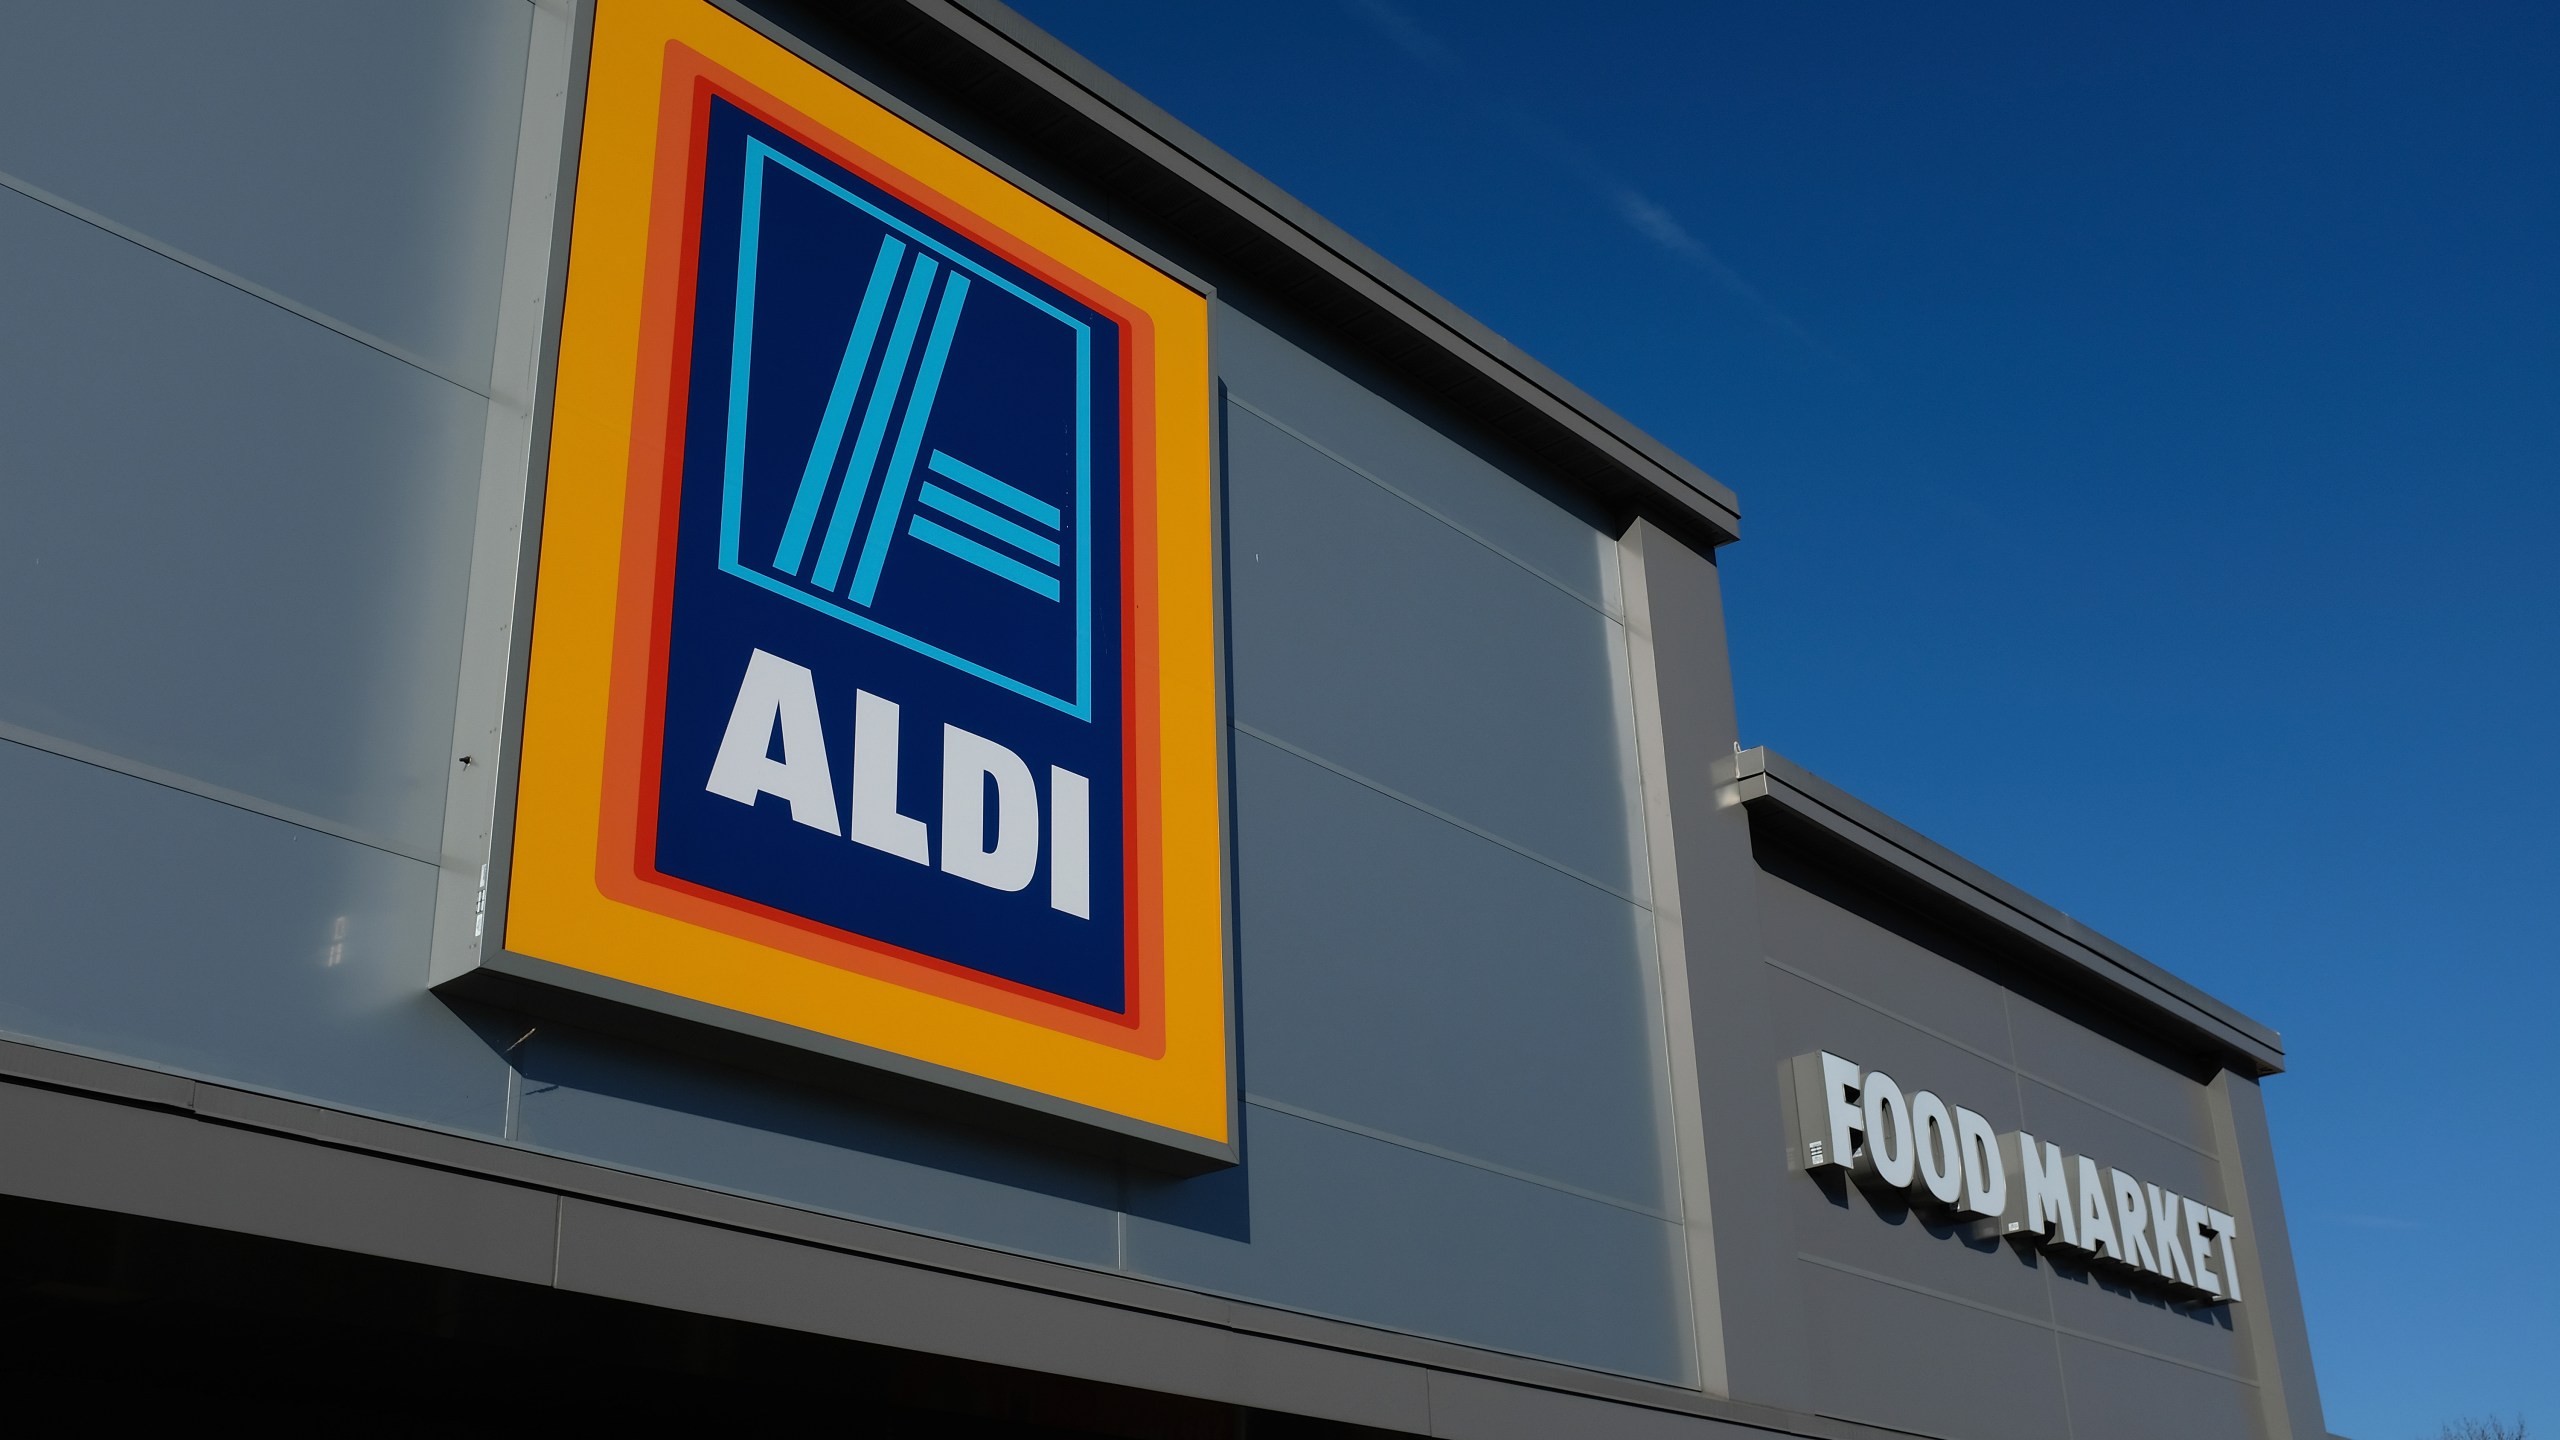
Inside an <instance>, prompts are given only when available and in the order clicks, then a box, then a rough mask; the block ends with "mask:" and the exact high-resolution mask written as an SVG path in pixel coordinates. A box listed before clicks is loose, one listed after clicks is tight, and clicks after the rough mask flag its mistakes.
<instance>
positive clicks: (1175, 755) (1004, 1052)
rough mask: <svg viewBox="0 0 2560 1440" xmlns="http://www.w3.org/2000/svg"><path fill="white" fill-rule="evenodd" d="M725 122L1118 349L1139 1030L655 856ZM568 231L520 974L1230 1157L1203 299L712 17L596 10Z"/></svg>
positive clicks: (625, 3) (667, 5) (539, 604)
mask: <svg viewBox="0 0 2560 1440" xmlns="http://www.w3.org/2000/svg"><path fill="white" fill-rule="evenodd" d="M713 93H717V94H719V95H721V96H722V97H723V98H725V99H727V100H729V101H731V102H733V103H736V104H739V105H740V106H741V107H742V108H745V109H748V110H750V111H751V112H753V113H755V114H756V115H758V116H759V118H761V119H763V120H765V121H767V122H768V123H771V124H773V125H775V126H776V127H777V128H780V129H783V130H785V131H787V132H788V133H790V134H792V135H793V136H794V137H795V138H797V139H799V140H800V141H802V142H803V143H805V144H807V145H809V146H810V147H811V148H812V149H815V150H818V151H820V152H821V153H825V154H827V155H829V156H830V157H831V158H834V159H836V160H837V161H838V162H839V163H842V164H844V165H845V166H846V167H847V168H848V169H851V170H854V171H855V172H856V173H859V174H861V175H863V176H865V177H866V178H867V179H870V180H872V181H873V182H874V183H878V184H881V185H882V186H883V187H884V188H888V189H891V190H892V191H894V192H895V193H897V194H899V195H900V197H901V198H902V199H905V200H907V201H908V202H909V203H911V204H914V205H916V206H917V207H918V208H919V209H923V210H925V211H926V212H927V213H930V214H932V215H934V216H935V218H936V219H938V220H941V221H943V222H944V223H946V224H948V225H950V226H951V227H952V228H954V229H957V230H960V231H962V232H963V233H966V234H968V235H970V236H971V238H973V239H975V240H977V241H979V242H980V243H981V244H984V245H986V246H987V247H988V248H990V249H992V250H995V251H997V252H998V253H1000V254H1003V255H1004V256H1005V257H1006V258H1007V259H1008V260H1011V261H1013V262H1014V263H1016V264H1019V265H1021V266H1022V267H1023V268H1025V269H1027V270H1031V271H1032V272H1033V273H1035V274H1038V275H1039V276H1040V277H1041V278H1042V279H1044V280H1046V281H1048V282H1049V283H1051V284H1054V285H1056V286H1058V288H1060V289H1063V290H1067V291H1069V292H1070V293H1072V294H1074V295H1075V296H1076V298H1077V299H1078V300H1080V301H1082V302H1084V303H1085V304H1087V305H1089V306H1091V307H1093V308H1094V309H1096V310H1098V311H1100V312H1102V313H1104V314H1106V315H1107V316H1109V317H1110V318H1111V319H1113V320H1114V321H1116V322H1118V323H1119V324H1120V325H1121V326H1122V331H1123V335H1124V337H1125V341H1126V343H1124V345H1123V350H1124V353H1125V355H1126V357H1127V359H1126V365H1125V368H1124V374H1123V384H1122V387H1121V389H1122V396H1123V405H1122V415H1121V421H1122V425H1123V431H1124V434H1125V436H1126V437H1127V444H1126V445H1125V446H1124V447H1123V449H1124V455H1125V457H1126V458H1125V464H1124V474H1123V477H1122V484H1123V496H1124V504H1123V507H1122V509H1123V515H1124V521H1123V536H1122V538H1123V549H1124V554H1125V555H1126V557H1127V560H1126V564H1127V574H1128V580H1129V584H1128V586H1127V597H1128V598H1127V600H1126V601H1125V602H1124V611H1123V614H1122V616H1121V623H1122V627H1123V641H1124V644H1123V653H1124V655H1125V656H1126V657H1127V658H1126V659H1125V661H1124V666H1123V674H1122V677H1121V683H1122V687H1123V698H1124V701H1125V702H1126V703H1125V705H1124V709H1123V713H1124V714H1126V715H1127V716H1128V717H1129V720H1128V732H1127V734H1126V736H1125V737H1124V759H1125V762H1126V763H1125V769H1126V772H1127V776H1128V793H1127V805H1126V810H1127V814H1128V816H1129V824H1128V826H1127V829H1128V840H1129V851H1128V864H1127V866H1126V870H1127V873H1128V876H1129V893H1128V905H1127V914H1128V916H1129V922H1128V923H1129V931H1130V933H1129V952H1128V953H1129V957H1130V959H1129V979H1130V982H1131V983H1130V986H1129V991H1128V993H1129V995H1130V1000H1131V1006H1130V1013H1129V1014H1128V1015H1126V1016H1122V1015H1116V1014H1112V1013H1110V1012H1107V1011H1102V1010H1099V1009H1096V1008H1094V1007H1090V1006H1083V1005H1078V1004H1075V1003H1074V1002H1069V1001H1062V1000H1059V999H1056V998H1055V997H1050V996H1046V995H1044V994H1041V993H1040V992H1037V991H1033V990H1029V989H1028V988H1027V987H1022V986H1018V985H1013V984H1010V983H1008V982H1004V981H1001V980H996V979H993V978H991V977H986V976H983V975H979V974H976V973H975V972H971V971H967V970H965V969H964V968H962V967H959V966H955V965H949V964H946V963H944V962H941V961H937V960H934V959H932V958H930V957H925V956H918V955H915V954H913V953H911V952H907V951H903V950H899V949H896V948H895V947H891V946H887V945H883V944H880V943H878V942H874V941H866V940H864V939H862V937H858V936H851V935H847V934H845V933H844V932H841V931H837V930H834V929H832V928H830V927H825V926H821V925H816V924H814V923H812V922H808V921H805V920H801V919H798V918H797V917H791V916H787V915H783V914H781V913H780V912H776V911H771V910H768V909H766V908H765V907H762V906H757V905H754V904H752V903H750V902H745V901H741V900H738V899H737V898H736V897H731V896H727V895H720V894H716V893H714V892H709V891H705V890H703V889H702V888H701V887H698V886H693V885H690V884H687V883H686V882H682V881H678V880H673V879H671V878H669V877H665V876H662V875H658V874H656V873H655V871H654V867H653V866H652V865H651V863H650V858H649V856H648V855H647V854H646V853H645V849H646V847H645V840H644V837H645V836H646V835H647V834H648V833H649V828H650V827H649V826H648V824H647V823H646V822H647V821H648V819H649V817H648V815H647V813H646V812H647V807H648V801H647V797H648V796H650V795H652V794H654V788H653V783H652V782H653V781H654V776H653V775H652V774H651V773H650V770H651V768H652V766H653V763H654V757H653V756H652V755H651V753H650V747H649V746H648V745H647V744H646V738H647V736H648V734H650V733H651V728H650V727H649V726H648V725H647V723H646V721H647V717H648V716H649V715H650V714H651V713H652V711H653V708H654V707H653V705H652V695H653V686H654V684H655V683H656V681H655V677H656V675H657V673H658V669H659V666H660V663H661V661H662V656H661V655H660V653H659V652H660V650H661V649H662V630H661V627H662V625H663V623H664V616H663V614H662V613H661V611H660V600H661V597H662V596H663V595H664V594H665V593H666V592H665V587H664V584H663V580H664V573H665V566H666V564H667V561H668V558H669V555H670V547H669V545H668V544H666V543H665V542H666V541H668V540H670V539H671V526H670V525H669V524H668V510H667V507H668V506H669V505H670V504H671V503H672V502H673V500H674V496H675V485H674V484H673V483H671V482H672V481H673V480H674V479H675V477H674V476H673V474H672V472H671V469H670V466H671V465H672V464H674V463H676V462H677V460H678V456H679V452H680V448H681V447H680V444H679V435H678V431H677V427H679V426H680V425H681V423H682V411H681V404H680V399H679V398H678V395H677V391H676V389H675V387H676V386H677V385H678V384H680V383H681V381H682V376H683V373H684V363H685V359H686V357H687V356H688V355H689V352H690V345H689V343H688V341H689V335H690V315H691V306H690V304H689V303H687V302H688V301H689V298H690V289H691V270H690V266H689V265H688V264H687V263H686V262H687V261H688V260H689V259H690V255H691V246H692V239H693V235H694V233H695V229H696V226H697V225H698V215H697V214H696V211H697V209H698V203H699V202H698V199H697V198H696V197H697V194H698V191H697V186H698V183H699V171H700V155H699V133H700V124H699V120H700V117H701V115H702V114H703V113H705V111H706V109H707V104H708V97H709V96H710V95H711V94H713ZM571 234H572V239H571V246H570V257H569V277H568V287H567V294H566V298H565V304H564V307H563V315H562V323H561V340H560V351H559V368H558V380H557V385H556V390H555V396H556V398H555V409H554V417H553V427H552V443H551V453H550V465H549V474H548V483H547V486H546V495H545V504H544V526H543V534H542V539H541V549H540V562H539V570H538V572H537V585H536V592H535V608H534V619H533V629H532V636H531V646H530V656H529V668H528V674H527V680H526V706H525V724H524V731H523V738H522V748H521V750H520V752H519V765H518V774H519V783H518V792H517V806H516V819H515V845H514V853H513V858H512V863H511V867H510V872H509V876H508V881H509V883H508V887H507V900H506V909H505V917H504V940H505V945H506V948H507V949H508V950H509V951H511V952H513V953H515V954H518V955H522V956H526V957H530V958H532V959H535V960H537V961H543V962H548V963H551V964H557V965H563V966H567V967H570V968H572V969H575V970H581V971H585V972H588V973H590V974H594V975H599V976H603V977H606V978H608V979H613V980H619V981H623V982H627V983H629V984H631V985H636V986H638V987H640V988H641V989H642V990H644V991H649V992H656V993H660V994H664V995H668V996H671V997H675V998H677V999H680V1000H684V1001H690V1002H694V1004H696V1005H698V1006H707V1007H710V1010H711V1011H712V1012H713V1013H714V1014H715V1015H716V1014H717V1013H719V1012H724V1011H725V1012H732V1013H735V1014H738V1015H742V1016H748V1017H753V1018H755V1019H757V1020H762V1021H769V1022H778V1023H780V1024H782V1025H786V1026H790V1027H792V1028H794V1029H797V1030H802V1031H807V1032H810V1033H812V1034H813V1035H815V1036H820V1037H825V1038H827V1039H833V1040H839V1041H844V1042H849V1043H850V1044H853V1045H857V1046H861V1047H865V1048H867V1049H871V1050H878V1051H885V1052H888V1053H890V1054H893V1055H898V1056H903V1057H906V1058H908V1059H911V1060H916V1061H922V1062H924V1063H926V1064H928V1065H932V1066H939V1067H943V1068H947V1069H950V1070H954V1071H958V1072H960V1073H962V1074H965V1075H969V1076H975V1077H978V1078H979V1079H982V1080H988V1081H993V1082H996V1083H997V1084H999V1085H1003V1086H1011V1087H1017V1088H1020V1089H1022V1090H1026V1091H1029V1092H1032V1093H1033V1094H1036V1095H1040V1096H1046V1097H1049V1098H1051V1099H1055V1100H1062V1101H1066V1102H1068V1103H1070V1104H1071V1105H1076V1106H1083V1107H1089V1108H1091V1109H1093V1110H1096V1111H1100V1112H1103V1113H1104V1114H1105V1115H1109V1116H1117V1117H1121V1118H1123V1119H1126V1120H1131V1121H1136V1122H1139V1123H1140V1124H1142V1125H1146V1126H1160V1127H1163V1128H1165V1129H1167V1130H1171V1131H1174V1132H1177V1133H1178V1134H1181V1135H1184V1136H1190V1137H1195V1138H1197V1139H1200V1140H1205V1141H1208V1142H1211V1143H1213V1144H1221V1145H1223V1144H1227V1143H1229V1142H1230V1141H1231V1138H1232V1137H1231V1135H1230V1133H1229V1131H1230V1126H1231V1120H1230V1115H1231V1110H1232V1096H1231V1094H1230V1089H1231V1082H1230V1077H1229V1071H1230V1066H1229V1063H1228V1056H1229V1048H1230V1042H1229V1037H1228V1034H1227V1028H1228V1019H1227V1014H1226V955H1225V905H1224V890H1225V884H1224V880H1225V867H1224V860H1223V844H1222V836H1221V827H1220V823H1219V816H1220V804H1219V802H1220V776H1221V768H1220V765H1219V756H1218V744H1217V725H1218V715H1217V711H1218V707H1217V677H1216V653H1215V640H1216V636H1215V631H1214V628H1213V619H1212V617H1213V616H1214V613H1215V595H1214V589H1213V584H1212V568H1213V554H1212V546H1213V544H1214V539H1215V537H1214V533H1213V528H1212V513H1213V512H1212V496H1211V494H1210V490H1211V475H1210V447H1209V423H1210V413H1211V408H1210V383H1209V371H1208V333H1207V332H1208V306H1207V300H1206V297H1205V295H1204V294H1203V293H1201V291H1200V290H1199V289H1198V288H1195V286H1194V285H1193V284H1191V283H1188V282H1186V281H1184V280H1181V279H1178V278H1176V277H1174V276H1171V275H1168V274H1167V273H1165V272H1164V271H1163V270H1162V269H1160V268H1158V267H1157V266H1155V265H1154V264H1152V263H1150V262H1148V261H1146V260H1145V259H1143V258H1141V257H1139V256H1136V255H1134V254H1132V253H1130V252H1129V251H1128V250H1126V249H1124V248H1123V247H1121V246H1120V245H1118V244H1116V243H1114V242H1113V241H1111V240H1110V239H1108V238H1107V237H1105V236H1102V235H1100V234H1098V233H1096V232H1095V231H1093V230H1092V229H1091V228H1090V227H1088V226H1086V225H1084V224H1083V223H1082V222H1081V221H1079V220H1077V219H1076V218H1075V217H1072V216H1070V215H1067V214H1065V213H1064V212H1062V211H1060V210H1058V209H1057V208H1055V207H1054V206H1051V205H1049V204H1048V203H1047V202H1045V201H1044V200H1042V199H1040V198H1039V197H1037V196H1034V195H1032V194H1030V193H1029V192H1027V191H1025V190H1023V189H1021V188H1020V187H1019V186H1016V185H1014V184H1013V183H1012V182H1010V181H1008V180H1006V179H1005V178H1004V177H1002V176H1000V175H998V174H996V173H995V172H993V171H991V170H989V169H987V168H985V167H984V166H982V165H980V164H978V163H977V162H976V161H974V160H972V159H970V158H969V157H967V156H965V155H963V154H961V153H960V152H958V151H957V150H954V149H952V148H951V147H950V146H948V145H946V144H944V143H943V142H941V141H940V140H938V139H936V138H934V137H933V136H931V135H929V134H927V133H926V132H924V131H923V130H921V129H918V128H917V127H915V126H914V125H912V124H910V123H908V122H907V121H906V120H904V119H902V118H900V117H899V116H897V115H895V114H893V113H891V112H890V111H888V110H886V109H885V108H883V107H881V106H879V105H877V104H875V103H873V102H872V101H871V100H869V99H868V98H866V97H864V96H863V95H861V94H860V93H858V92H856V91H855V90H853V89H851V88H849V87H847V86H845V85H844V84H842V83H841V82H839V81H837V80H836V79H834V78H833V77H831V76H828V75H827V74H826V73H825V72H823V71H821V70H819V69H818V68H817V67H816V66H814V65H812V64H810V63H809V62H808V61H806V60H803V59H801V58H800V57H799V56H797V55H794V54H792V53H791V52H790V51H788V50H787V49H785V48H783V47H782V46H780V45H778V44H776V43H775V42H773V41H771V40H769V39H767V38H765V37H764V36H762V35H759V34H757V33H755V32H754V31H753V30H751V29H749V28H747V27H746V26H745V25H743V24H741V23H739V22H738V21H736V20H734V19H732V18H730V17H729V16H727V15H725V14H723V13H721V12H720V11H718V10H716V9H714V8H713V7H711V6H710V5H708V4H706V3H702V0H608V3H606V4H604V5H602V6H600V7H599V10H598V13H597V16H596V19H595V34H594V41H593V46H592V59H591V64H590V71H589V77H588V91H587V106H586V118H585V127H584V130H583V132H582V135H581V138H580V146H579V168H578V188H577V195H576V199H575V202H574V210H573V229H572V232H571ZM671 402H673V403H671ZM582 861H583V863H581V862H582Z"/></svg>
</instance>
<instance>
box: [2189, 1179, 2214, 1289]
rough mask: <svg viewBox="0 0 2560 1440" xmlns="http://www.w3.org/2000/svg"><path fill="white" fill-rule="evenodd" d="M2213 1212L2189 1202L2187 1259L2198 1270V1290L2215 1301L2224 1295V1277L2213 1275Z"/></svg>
mask: <svg viewBox="0 0 2560 1440" xmlns="http://www.w3.org/2000/svg"><path fill="white" fill-rule="evenodd" d="M2212 1227H2213V1212H2212V1211H2210V1210H2207V1209H2206V1208H2204V1207H2203V1206H2201V1205H2199V1204H2197V1203H2196V1202H2194V1201H2193V1200H2190V1201H2188V1202H2187V1218H2186V1230H2187V1259H2188V1260H2190V1261H2192V1262H2193V1263H2194V1265H2195V1269H2196V1288H2197V1289H2199V1290H2201V1291H2203V1292H2204V1293H2206V1294H2207V1295H2210V1296H2212V1297H2213V1298H2214V1299H2216V1300H2219V1299H2221V1298H2222V1295H2223V1285H2222V1277H2221V1276H2219V1275H2216V1274H2214V1273H2213V1229H2212Z"/></svg>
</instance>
